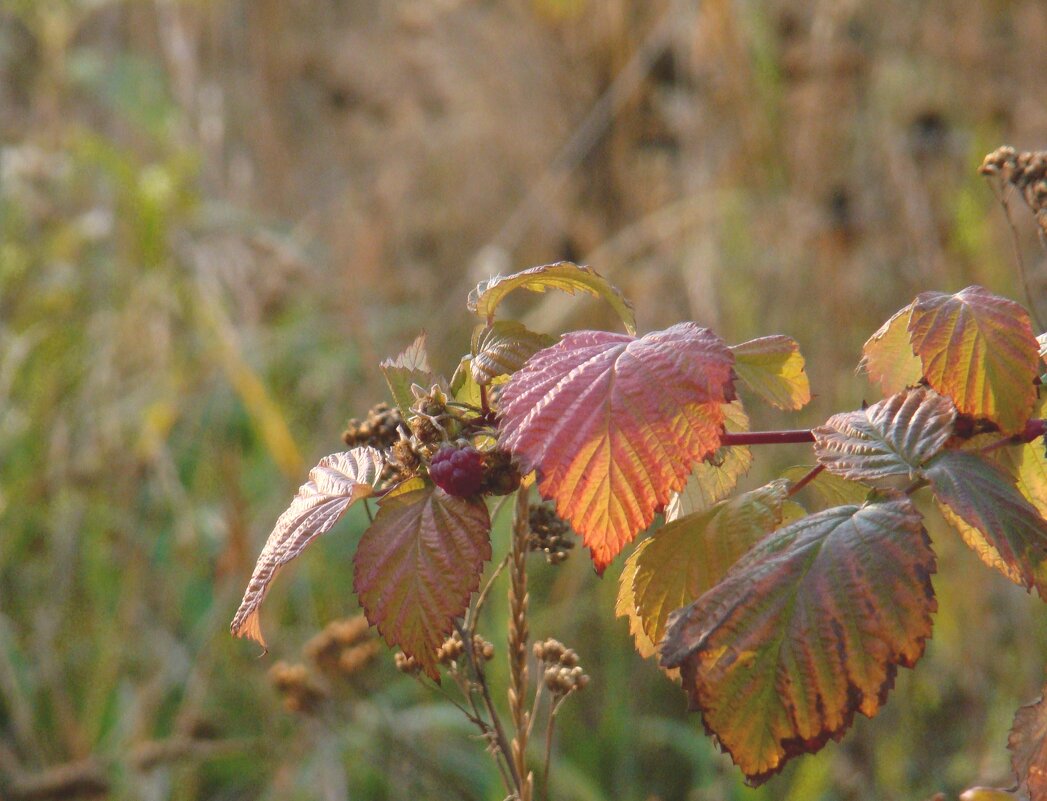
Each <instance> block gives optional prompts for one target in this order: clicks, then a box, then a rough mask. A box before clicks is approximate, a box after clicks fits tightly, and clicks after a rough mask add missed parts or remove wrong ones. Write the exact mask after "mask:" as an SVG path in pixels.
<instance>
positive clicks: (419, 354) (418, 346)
mask: <svg viewBox="0 0 1047 801" xmlns="http://www.w3.org/2000/svg"><path fill="white" fill-rule="evenodd" d="M379 367H381V368H382V372H383V373H385V380H386V382H387V383H388V384H389V391H390V392H391V393H392V394H393V400H394V401H396V405H397V406H398V407H400V414H402V415H403V417H404V419H405V420H406V419H407V418H408V417H409V416H410V414H411V405H412V404H413V403H414V394H413V393H412V392H411V385H412V384H418V385H419V386H420V387H424V388H425V389H428V388H429V387H430V386H432V384H433V383H434V378H433V372H432V368H431V367H430V366H429V354H428V353H427V352H426V349H425V334H424V333H421V334H419V335H418V338H417V339H415V341H414V342H412V343H411V344H410V345H408V346H407V349H406V350H405V351H404V352H403V353H401V354H400V355H399V356H397V357H396V358H395V359H386V360H385V361H384V362H382V363H381V364H380V365H379Z"/></svg>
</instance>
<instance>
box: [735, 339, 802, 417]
mask: <svg viewBox="0 0 1047 801" xmlns="http://www.w3.org/2000/svg"><path fill="white" fill-rule="evenodd" d="M731 352H732V353H733V354H734V372H735V373H736V374H737V375H738V377H739V378H740V379H741V380H742V381H744V382H745V384H746V385H747V386H748V387H749V389H751V390H752V391H753V392H755V393H756V394H757V395H759V396H760V397H761V398H763V399H764V400H765V401H767V402H768V403H770V404H771V405H772V406H777V407H778V408H779V409H793V410H795V409H802V408H803V407H804V406H806V405H807V403H809V402H810V400H811V385H810V382H809V381H808V380H807V373H806V370H805V362H804V358H803V355H802V354H801V353H800V347H799V345H797V344H796V340H794V339H792V337H787V336H782V335H780V334H779V335H775V336H769V337H760V338H759V339H752V340H750V341H748V342H743V343H742V344H740V345H732V346H731Z"/></svg>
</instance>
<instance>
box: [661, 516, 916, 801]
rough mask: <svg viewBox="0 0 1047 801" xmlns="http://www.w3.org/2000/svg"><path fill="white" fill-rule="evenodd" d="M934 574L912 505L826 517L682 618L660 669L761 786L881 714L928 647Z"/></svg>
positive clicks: (750, 558) (674, 620) (784, 535)
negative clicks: (901, 670) (900, 674)
mask: <svg viewBox="0 0 1047 801" xmlns="http://www.w3.org/2000/svg"><path fill="white" fill-rule="evenodd" d="M934 570H935V558H934V554H933V552H932V551H931V548H930V542H929V540H928V538H927V533H926V532H925V531H924V528H923V525H922V522H921V518H920V515H919V513H918V512H917V511H916V509H915V508H914V507H913V505H912V503H911V502H910V501H909V500H908V499H907V498H905V497H902V496H897V497H896V498H895V499H893V500H890V501H887V502H882V503H871V504H866V505H864V506H841V507H837V508H834V509H827V510H826V511H824V512H819V513H817V514H814V515H811V516H809V517H805V518H803V519H802V520H799V521H797V522H795V523H792V524H791V525H788V526H785V527H784V528H780V529H778V530H777V531H775V532H773V533H771V534H768V535H767V536H766V537H765V538H764V539H762V540H761V541H760V542H759V543H758V544H757V545H756V546H754V547H753V548H752V549H751V550H750V551H749V552H748V553H746V554H745V556H743V557H742V558H741V559H739V560H738V562H737V563H736V564H735V566H734V567H733V568H732V569H731V570H730V572H728V574H727V576H726V577H725V578H724V580H723V581H721V582H720V583H719V584H717V585H716V586H715V587H714V588H713V589H711V590H709V591H708V592H707V593H705V594H704V595H703V596H702V597H701V598H699V599H698V600H697V601H695V602H694V603H693V604H691V605H689V606H687V607H685V608H683V609H681V610H680V611H679V612H677V613H676V614H674V615H673V616H672V617H671V618H670V619H669V629H668V633H667V635H666V638H665V640H664V642H663V644H662V646H661V652H662V664H663V665H664V666H666V667H679V668H680V671H681V675H682V678H683V687H684V690H685V691H686V692H687V694H688V696H689V698H690V701H691V705H692V707H694V708H696V709H699V710H701V712H702V719H703V722H704V723H705V726H706V728H707V729H708V730H709V731H710V732H711V733H712V734H714V735H715V736H716V738H717V740H718V741H719V742H720V744H721V745H722V746H723V747H724V748H725V749H726V750H727V751H728V752H729V753H730V755H731V757H732V759H734V761H735V763H736V764H737V765H738V766H739V767H740V768H741V769H742V771H743V772H744V773H745V775H746V777H747V778H748V781H749V782H750V784H754V785H756V784H760V783H762V782H764V781H766V780H767V779H768V778H770V776H771V775H773V774H774V773H776V772H778V771H779V770H781V769H782V766H783V765H784V764H785V763H786V762H787V761H788V760H789V759H790V758H792V757H794V756H796V755H798V754H803V753H810V752H814V751H817V750H818V749H820V748H821V747H822V746H823V745H824V744H825V743H826V741H828V740H829V738H835V739H839V738H840V737H841V736H842V735H843V733H844V731H845V730H846V729H847V728H848V727H849V726H850V725H851V722H852V720H853V717H854V714H855V712H859V711H860V712H862V713H863V714H864V715H867V716H869V717H872V716H873V715H875V714H876V713H877V712H878V711H879V709H880V707H881V706H882V705H883V703H884V702H885V700H886V696H887V692H888V691H889V690H890V688H891V687H892V686H893V683H894V677H895V673H896V672H897V667H898V665H902V666H905V667H912V666H913V665H914V664H915V663H916V661H917V660H918V659H919V658H920V656H921V655H922V654H923V648H924V641H925V640H926V639H927V637H929V636H930V634H931V613H932V612H934V611H935V608H936V603H935V599H934V592H933V589H932V588H931V581H930V576H931V574H932V573H934Z"/></svg>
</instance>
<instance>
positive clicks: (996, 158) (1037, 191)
mask: <svg viewBox="0 0 1047 801" xmlns="http://www.w3.org/2000/svg"><path fill="white" fill-rule="evenodd" d="M978 172H980V173H981V174H982V175H986V176H993V177H996V178H998V179H999V181H1000V182H1001V184H1008V185H1010V186H1012V187H1014V188H1015V189H1017V190H1018V191H1019V192H1021V195H1022V198H1023V199H1024V200H1025V203H1026V205H1027V206H1028V207H1029V208H1030V210H1032V213H1033V214H1035V215H1036V222H1037V223H1039V225H1040V229H1041V230H1042V231H1043V234H1044V236H1047V150H1034V151H1024V152H1022V153H1019V152H1018V151H1016V150H1015V149H1014V148H1013V147H1010V146H1005V147H1000V148H997V149H996V150H994V151H993V152H992V153H990V154H989V155H987V156H986V157H985V160H984V161H983V162H982V166H981V167H980V168H979V170H978Z"/></svg>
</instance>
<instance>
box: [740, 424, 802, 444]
mask: <svg viewBox="0 0 1047 801" xmlns="http://www.w3.org/2000/svg"><path fill="white" fill-rule="evenodd" d="M794 442H814V434H813V433H812V432H811V429H809V428H800V429H793V430H787V431H742V432H739V433H736V434H732V433H731V432H727V433H726V434H724V435H723V438H722V439H721V440H720V444H721V445H788V444H790V443H794Z"/></svg>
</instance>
